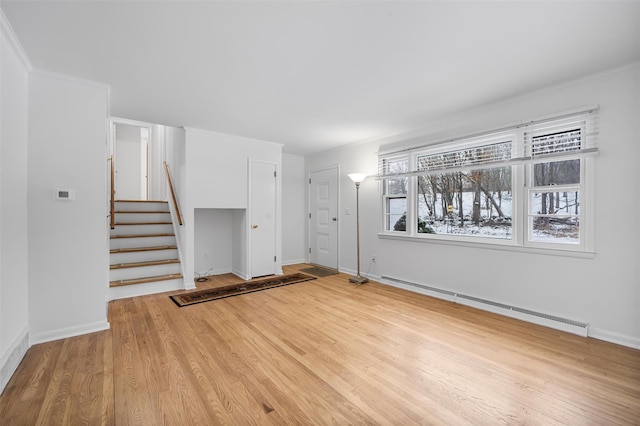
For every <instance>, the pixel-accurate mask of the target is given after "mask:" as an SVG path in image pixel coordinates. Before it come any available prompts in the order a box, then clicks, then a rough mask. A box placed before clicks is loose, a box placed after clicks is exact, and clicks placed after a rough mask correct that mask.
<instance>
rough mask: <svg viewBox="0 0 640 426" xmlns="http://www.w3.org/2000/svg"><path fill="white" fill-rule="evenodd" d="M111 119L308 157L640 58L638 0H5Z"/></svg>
mask: <svg viewBox="0 0 640 426" xmlns="http://www.w3.org/2000/svg"><path fill="white" fill-rule="evenodd" d="M0 5H1V6H2V9H3V11H4V13H5V15H6V16H7V19H8V21H9V22H10V24H11V25H12V27H13V29H14V31H15V32H16V34H17V36H18V38H19V40H20V42H21V43H22V45H23V47H24V49H25V51H26V52H27V55H28V56H29V58H30V60H31V62H32V63H33V65H34V67H35V68H38V69H43V70H48V71H53V72H58V73H64V74H69V75H72V76H76V77H81V78H85V79H90V80H95V81H100V82H104V83H107V84H109V85H110V86H111V88H112V92H111V112H112V114H113V115H114V116H118V117H125V118H130V119H136V120H141V121H147V122H152V123H160V124H166V125H171V126H177V127H181V126H184V127H195V128H200V129H206V130H213V131H217V132H222V133H230V134H235V135H241V136H246V137H251V138H257V139H263V140H268V141H273V142H280V143H283V144H285V148H284V151H285V152H289V153H294V154H302V155H304V154H310V153H313V152H317V151H321V150H325V149H329V148H332V147H335V146H338V145H343V144H348V143H354V142H360V141H363V140H369V139H375V138H379V137H383V136H385V135H389V134H392V133H398V132H404V131H410V130H414V129H416V128H419V127H421V126H423V125H425V124H427V123H428V122H429V121H431V120H436V119H438V117H441V116H443V115H446V114H450V113H453V112H457V111H461V110H466V109H469V108H473V107H475V106H478V105H482V104H486V103H489V102H494V101H498V100H500V99H504V98H507V97H512V96H516V95H518V94H522V93H526V92H529V91H532V90H536V89H539V88H542V87H546V86H549V85H553V84H557V83H560V82H563V81H566V80H569V79H574V78H577V77H581V76H584V75H588V74H592V73H596V72H599V71H602V70H606V69H609V68H612V67H616V66H620V65H624V64H628V63H630V62H634V61H638V60H640V1H626V2H622V1H611V0H608V1H554V2H551V1H514V0H512V1H422V2H421V1H413V2H405V1H369V2H365V1H281V2H271V1H255V2H250V1H227V2H221V1H215V2H214V1H199V2H196V1H140V2H133V1H128V2H121V1H71V2H62V1H43V2H33V1H2V2H0Z"/></svg>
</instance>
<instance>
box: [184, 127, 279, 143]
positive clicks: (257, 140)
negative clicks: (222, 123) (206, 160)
mask: <svg viewBox="0 0 640 426" xmlns="http://www.w3.org/2000/svg"><path fill="white" fill-rule="evenodd" d="M183 129H184V130H185V131H187V132H194V133H202V134H204V135H214V136H223V137H230V138H241V139H245V140H247V141H253V142H260V143H266V144H271V145H275V146H279V147H283V146H284V144H282V143H279V142H271V141H267V140H264V139H255V138H250V137H247V136H242V135H234V134H231V133H221V132H214V131H212V130H203V129H197V128H195V127H183Z"/></svg>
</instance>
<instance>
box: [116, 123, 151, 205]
mask: <svg viewBox="0 0 640 426" xmlns="http://www.w3.org/2000/svg"><path fill="white" fill-rule="evenodd" d="M112 126H113V127H112V131H113V141H114V142H113V159H114V160H113V161H114V166H115V189H116V198H117V199H119V200H145V201H146V200H148V199H149V142H150V140H151V126H148V125H144V124H137V123H130V122H121V121H113V123H112Z"/></svg>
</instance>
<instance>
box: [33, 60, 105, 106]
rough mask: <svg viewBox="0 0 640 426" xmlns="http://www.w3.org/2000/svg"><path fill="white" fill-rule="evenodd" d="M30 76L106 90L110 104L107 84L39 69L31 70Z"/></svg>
mask: <svg viewBox="0 0 640 426" xmlns="http://www.w3.org/2000/svg"><path fill="white" fill-rule="evenodd" d="M31 74H32V75H35V76H40V77H48V78H54V79H56V80H62V81H66V82H70V83H76V84H81V85H83V86H90V87H95V88H97V89H104V90H107V91H108V92H107V93H108V96H107V100H108V102H111V99H110V96H111V86H110V85H109V84H107V83H102V82H99V81H94V80H88V79H86V78H80V77H74V76H72V75H68V74H61V73H57V72H52V71H45V70H41V69H33V70H32V71H31ZM109 112H110V111H109V110H107V114H108V113H109Z"/></svg>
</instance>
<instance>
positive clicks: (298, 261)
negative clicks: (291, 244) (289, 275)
mask: <svg viewBox="0 0 640 426" xmlns="http://www.w3.org/2000/svg"><path fill="white" fill-rule="evenodd" d="M301 263H307V261H306V259H291V260H283V261H282V266H289V265H299V264H301Z"/></svg>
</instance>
